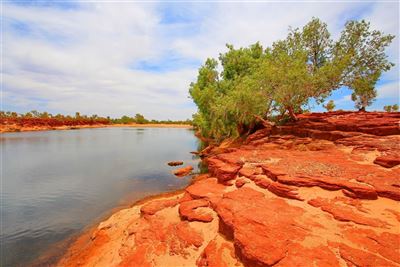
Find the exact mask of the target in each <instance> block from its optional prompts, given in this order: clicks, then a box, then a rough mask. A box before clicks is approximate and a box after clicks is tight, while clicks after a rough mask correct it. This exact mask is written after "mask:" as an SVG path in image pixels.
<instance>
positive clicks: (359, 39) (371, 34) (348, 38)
mask: <svg viewBox="0 0 400 267" xmlns="http://www.w3.org/2000/svg"><path fill="white" fill-rule="evenodd" d="M393 38H394V36H393V35H390V34H388V35H385V34H383V33H382V32H381V31H377V30H371V29H370V23H369V22H366V21H364V20H362V21H349V22H347V23H346V25H345V28H344V30H343V31H342V34H341V36H340V39H339V41H338V42H337V43H336V45H335V49H334V55H335V57H336V59H337V62H340V64H339V65H341V66H342V67H343V71H342V77H341V79H342V84H343V85H345V86H347V87H349V88H350V89H352V90H353V94H352V100H353V101H355V106H356V108H358V109H359V110H360V111H364V110H365V108H366V107H367V106H369V105H371V104H372V102H373V101H374V99H375V98H376V95H377V94H376V90H375V85H376V82H377V81H378V80H379V78H380V76H381V74H382V72H384V71H388V70H390V68H391V67H392V66H394V64H393V63H391V62H389V61H388V59H387V55H386V54H385V48H386V47H387V46H389V45H390V43H391V42H392V40H393Z"/></svg>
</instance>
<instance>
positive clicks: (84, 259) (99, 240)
mask: <svg viewBox="0 0 400 267" xmlns="http://www.w3.org/2000/svg"><path fill="white" fill-rule="evenodd" d="M399 120H400V113H374V112H371V113H351V112H330V113H312V114H304V115H300V116H299V120H298V121H297V122H295V123H291V124H286V125H284V126H276V127H270V128H264V129H261V130H259V131H257V132H255V133H253V134H252V135H250V136H249V137H248V138H247V139H246V140H245V141H244V142H243V143H242V144H241V145H240V146H235V147H234V148H233V147H229V148H227V147H222V148H221V147H219V148H213V147H210V148H208V149H207V150H206V151H207V155H208V156H206V158H205V161H206V162H207V163H208V164H209V165H208V166H209V175H202V176H200V177H199V178H197V179H196V180H195V181H194V182H193V184H191V185H190V186H188V187H187V188H186V190H185V192H184V193H179V194H177V195H176V196H171V197H164V198H161V199H156V200H149V201H148V202H146V203H145V204H142V205H137V206H133V207H132V208H129V209H125V210H121V211H119V212H118V213H116V214H114V215H113V216H112V217H110V218H109V219H108V220H106V221H104V222H103V223H101V224H100V225H99V226H98V228H97V230H96V231H95V232H94V234H93V237H92V239H90V240H88V241H87V242H86V243H85V245H84V246H83V245H82V242H77V243H75V244H74V245H73V246H72V247H71V249H70V250H69V253H67V254H66V255H65V257H64V258H62V259H61V260H60V262H59V263H58V266H174V267H175V266H215V267H217V266H218V267H219V266H221V267H224V266H280V267H283V266H287V267H292V266H321V267H322V266H400V256H399V255H400V203H399V202H400V162H399V160H398V159H399V158H400V129H399ZM203 155H204V152H203Z"/></svg>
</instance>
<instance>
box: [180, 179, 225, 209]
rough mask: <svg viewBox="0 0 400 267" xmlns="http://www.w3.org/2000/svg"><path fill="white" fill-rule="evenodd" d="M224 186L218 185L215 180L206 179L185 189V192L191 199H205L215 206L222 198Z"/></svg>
mask: <svg viewBox="0 0 400 267" xmlns="http://www.w3.org/2000/svg"><path fill="white" fill-rule="evenodd" d="M224 190H225V186H224V185H222V184H219V183H218V180H217V179H216V178H207V179H204V180H201V181H198V182H196V183H194V184H192V185H190V186H188V187H187V188H186V192H187V193H189V194H190V195H191V196H192V197H193V198H195V199H198V198H205V199H207V200H209V201H210V202H211V204H215V203H216V202H218V201H219V200H220V199H221V198H222V194H223V193H224Z"/></svg>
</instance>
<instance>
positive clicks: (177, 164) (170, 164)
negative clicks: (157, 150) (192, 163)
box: [167, 161, 183, 166]
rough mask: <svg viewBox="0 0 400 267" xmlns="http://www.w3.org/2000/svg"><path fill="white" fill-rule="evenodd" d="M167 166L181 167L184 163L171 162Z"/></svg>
mask: <svg viewBox="0 0 400 267" xmlns="http://www.w3.org/2000/svg"><path fill="white" fill-rule="evenodd" d="M167 164H168V165H169V166H179V165H183V161H170V162H168V163H167Z"/></svg>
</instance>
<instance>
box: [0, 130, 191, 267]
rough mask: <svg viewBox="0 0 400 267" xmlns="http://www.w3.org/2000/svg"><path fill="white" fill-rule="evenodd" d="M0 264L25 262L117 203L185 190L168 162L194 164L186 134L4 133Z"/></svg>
mask: <svg viewBox="0 0 400 267" xmlns="http://www.w3.org/2000/svg"><path fill="white" fill-rule="evenodd" d="M0 144H1V146H2V150H3V169H2V175H3V190H2V209H1V216H2V217H3V229H2V230H3V231H2V236H1V242H2V246H3V247H2V250H3V257H2V258H1V266H17V265H22V266H24V265H26V264H27V263H28V262H29V261H31V260H32V259H35V258H36V257H38V255H40V254H41V253H43V252H44V251H46V250H48V249H49V247H51V246H52V245H53V244H55V243H56V242H58V241H60V240H62V239H64V238H66V237H68V236H69V235H71V234H73V233H76V232H78V231H80V230H81V229H82V228H83V227H85V226H86V225H88V224H90V223H91V222H93V221H95V220H97V219H99V218H101V217H102V216H104V214H106V213H107V212H108V211H109V210H110V209H112V208H113V207H115V206H116V205H118V204H121V200H124V199H125V200H126V201H133V200H137V199H139V198H142V197H144V196H146V195H149V194H155V193H160V192H164V191H168V190H174V189H177V188H181V187H183V186H185V185H186V184H187V183H188V181H189V179H190V178H184V179H177V178H175V177H174V176H173V175H172V174H171V171H172V168H171V167H169V166H167V164H166V163H167V162H168V161H173V160H182V161H185V164H191V165H193V166H194V167H195V171H198V169H196V166H197V164H198V161H199V160H198V159H197V158H196V157H193V155H192V154H190V153H189V152H190V151H193V150H196V148H197V145H198V143H197V139H196V138H195V137H194V135H193V132H192V131H189V130H187V129H168V128H146V129H141V128H140V129H134V128H103V129H82V130H77V131H49V132H25V133H9V134H2V135H1V137H0Z"/></svg>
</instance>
